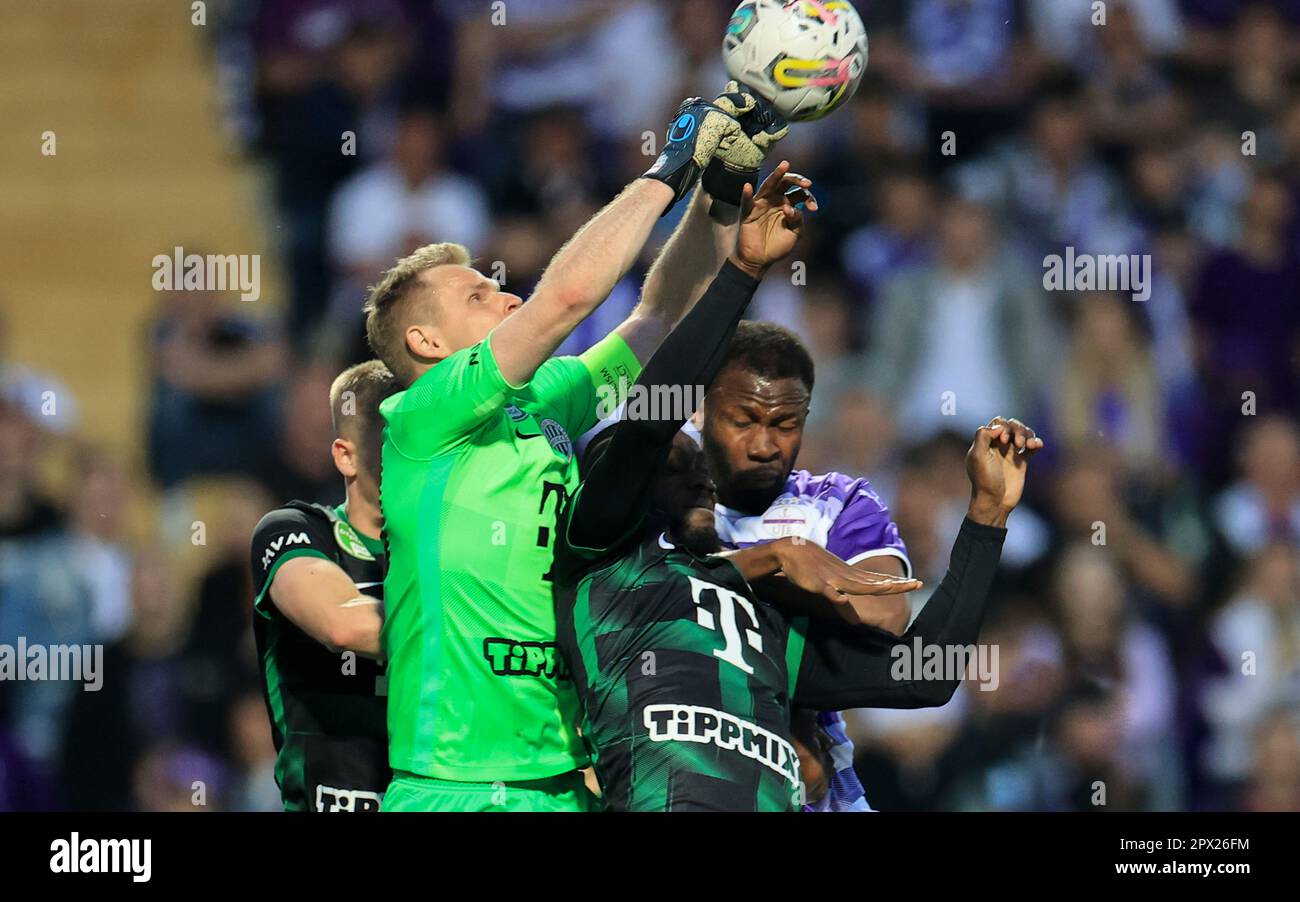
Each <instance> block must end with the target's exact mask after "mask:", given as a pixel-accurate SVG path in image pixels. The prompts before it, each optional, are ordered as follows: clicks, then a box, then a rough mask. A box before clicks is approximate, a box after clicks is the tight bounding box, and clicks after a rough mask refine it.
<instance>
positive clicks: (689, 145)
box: [492, 98, 761, 385]
mask: <svg viewBox="0 0 1300 902" xmlns="http://www.w3.org/2000/svg"><path fill="white" fill-rule="evenodd" d="M753 147H754V144H753V142H752V141H750V140H749V138H748V137H747V136H746V135H745V133H744V131H743V129H742V127H741V125H740V123H739V122H738V121H737V120H736V119H735V118H733V117H732V116H731V115H730V113H729V112H728V111H727V109H726V108H724V107H720V106H718V105H716V104H714V103H707V102H705V101H703V100H700V99H699V98H692V99H690V100H687V101H686V102H685V103H683V104H682V106H681V107H680V108H679V109H678V111H677V114H676V116H675V117H674V119H673V121H672V123H671V124H670V125H669V127H668V135H667V139H666V142H665V145H664V150H663V153H661V154H660V155H659V157H658V158H657V159H656V160H655V163H654V165H653V166H651V167H650V168H649V169H648V170H646V172H645V174H644V175H643V176H641V178H639V179H637V180H636V181H635V182H633V183H632V184H631V185H629V186H628V187H627V188H625V189H624V190H623V192H622V193H621V194H619V196H618V197H616V198H615V199H614V200H613V201H611V202H610V203H609V205H607V206H606V207H605V208H604V209H603V210H601V211H600V212H599V213H597V214H596V216H595V217H593V218H592V219H591V221H590V222H588V223H587V224H586V225H585V226H583V227H582V228H581V229H579V230H578V233H577V234H576V235H574V236H573V238H572V239H570V240H569V242H568V243H567V244H565V245H564V247H562V248H561V249H560V250H559V252H558V253H556V255H555V257H554V258H553V259H552V260H551V262H550V264H549V265H548V266H547V267H546V271H545V272H544V273H543V274H542V278H541V281H539V282H538V284H537V289H536V290H535V291H534V292H533V294H532V297H531V298H529V300H528V303H526V304H524V305H523V307H521V308H520V309H519V311H518V312H517V313H515V314H514V315H512V316H510V317H508V318H507V319H506V320H505V321H504V322H502V323H501V325H499V326H497V328H496V329H495V330H493V334H492V350H493V353H494V355H495V356H496V361H497V366H498V367H499V368H500V370H501V373H502V375H503V376H504V377H505V378H506V379H507V381H509V382H510V383H511V384H512V385H522V384H523V383H525V382H527V381H528V380H529V379H531V378H532V375H533V373H534V372H535V371H536V369H537V367H539V366H541V364H542V361H544V360H546V358H548V357H550V356H551V354H552V353H553V352H554V351H555V349H556V348H557V347H559V346H560V343H561V342H563V341H564V339H565V338H567V337H568V336H569V334H570V333H571V332H572V331H573V330H574V329H575V328H576V327H577V325H578V323H580V322H582V321H583V320H584V319H585V318H586V317H587V316H588V315H589V314H590V313H591V312H592V311H593V310H595V309H596V308H597V307H598V306H600V304H601V302H603V301H604V300H605V298H607V297H608V296H609V293H610V292H611V291H613V290H614V286H615V285H616V284H618V280H619V279H621V278H623V276H624V274H626V273H627V271H628V270H629V269H630V268H631V266H632V263H633V261H635V260H636V258H637V255H638V254H639V253H640V252H641V247H642V245H644V244H645V241H646V239H647V238H648V237H650V231H651V229H652V228H653V227H654V224H655V222H657V221H658V219H659V217H660V216H662V215H663V214H664V213H666V212H667V211H668V210H669V209H670V208H671V207H672V205H673V204H674V203H676V202H677V201H678V200H680V199H681V198H683V197H685V196H686V195H687V194H689V193H690V192H691V190H692V189H693V188H694V187H695V185H696V183H697V182H698V181H699V178H700V174H701V173H702V172H704V171H705V169H706V168H707V167H708V166H709V164H710V163H712V162H713V161H714V158H715V156H717V157H720V158H732V157H736V156H737V155H738V154H742V153H743V152H745V151H747V150H748V149H750V148H753ZM760 159H761V154H760ZM714 271H716V267H714ZM652 309H653V308H652ZM653 318H654V315H653V314H650V315H646V316H645V317H643V319H645V320H647V321H652V320H653ZM633 331H634V333H635V331H636V330H633ZM634 337H635V336H634ZM638 343H640V341H639V340H638Z"/></svg>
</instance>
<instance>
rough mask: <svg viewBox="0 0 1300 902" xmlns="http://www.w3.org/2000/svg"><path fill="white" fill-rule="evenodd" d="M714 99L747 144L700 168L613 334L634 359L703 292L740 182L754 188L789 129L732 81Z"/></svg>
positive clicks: (725, 243)
mask: <svg viewBox="0 0 1300 902" xmlns="http://www.w3.org/2000/svg"><path fill="white" fill-rule="evenodd" d="M713 102H714V105H716V106H718V107H719V108H721V109H722V110H724V111H725V112H727V113H728V114H730V115H731V116H733V117H735V118H736V120H737V121H738V122H739V123H740V125H741V128H742V129H743V130H744V132H745V135H746V136H748V138H749V141H748V142H747V143H744V142H741V143H739V144H738V145H737V146H731V145H728V146H727V147H726V148H725V150H723V151H721V152H720V153H719V154H718V156H717V157H715V158H714V159H713V160H712V161H711V162H710V163H709V165H708V166H707V167H706V168H705V170H704V174H703V176H702V177H701V184H700V187H698V188H697V189H696V190H695V193H694V194H693V195H692V197H691V200H690V205H689V206H688V207H687V209H686V213H685V215H684V216H682V219H681V222H679V223H678V224H677V228H676V229H674V230H673V233H672V235H670V236H669V237H668V241H667V242H666V243H665V244H664V246H663V249H662V250H661V251H660V252H659V255H658V256H657V257H655V261H654V263H653V264H652V265H651V266H650V272H649V273H647V274H646V279H645V284H644V285H643V286H642V288H641V302H640V303H639V304H637V306H636V308H635V309H634V310H633V311H632V313H631V315H629V316H628V318H627V319H626V320H625V321H624V322H623V323H622V324H620V325H619V326H618V328H617V329H615V332H617V333H618V335H620V336H622V338H623V340H624V341H626V342H627V344H628V346H629V347H630V348H631V349H632V351H633V353H634V354H636V356H637V358H638V359H640V360H648V359H649V358H650V355H651V354H653V353H654V350H655V348H657V347H658V346H659V344H660V343H661V342H662V341H663V340H664V338H665V337H666V336H667V335H668V332H669V330H671V329H672V327H673V326H674V325H675V324H676V323H677V322H679V321H680V320H681V318H682V317H683V316H685V315H686V313H687V311H689V310H690V309H691V308H692V307H693V306H694V305H695V303H696V302H697V301H698V300H699V299H700V298H701V297H702V296H703V295H704V291H705V289H706V288H708V287H709V282H710V281H711V280H712V279H713V276H714V275H715V274H716V273H717V271H718V268H719V267H721V266H722V263H723V261H725V260H726V259H727V255H728V254H730V253H731V249H732V248H733V247H735V245H736V233H737V229H738V225H739V219H740V217H739V212H740V211H739V207H740V202H741V194H742V192H743V190H744V186H745V184H746V183H748V184H751V185H753V184H756V183H757V180H758V168H759V166H760V165H761V164H762V162H763V158H764V157H765V156H766V155H767V154H768V153H769V152H770V151H771V150H772V148H773V147H774V146H776V143H777V142H778V141H780V140H781V139H782V138H783V137H785V135H786V133H787V132H788V131H789V126H788V125H787V124H786V122H785V120H784V119H782V118H781V117H780V114H778V113H777V112H776V110H775V108H773V107H772V105H771V104H769V103H767V101H765V100H762V99H761V98H758V97H756V96H754V95H752V94H749V93H747V92H745V91H742V90H741V89H740V86H739V85H737V84H736V82H729V83H728V84H727V86H726V88H724V89H723V93H722V94H721V95H719V96H718V97H717V98H715V99H714V101H713Z"/></svg>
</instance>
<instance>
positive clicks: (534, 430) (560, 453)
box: [380, 335, 640, 782]
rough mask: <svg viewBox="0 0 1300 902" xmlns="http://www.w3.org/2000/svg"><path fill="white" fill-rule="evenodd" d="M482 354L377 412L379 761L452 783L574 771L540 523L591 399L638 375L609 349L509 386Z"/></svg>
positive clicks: (572, 705)
mask: <svg viewBox="0 0 1300 902" xmlns="http://www.w3.org/2000/svg"><path fill="white" fill-rule="evenodd" d="M491 340H492V337H491V335H489V336H488V337H487V338H486V339H484V340H483V341H481V342H479V343H478V344H476V345H474V346H472V347H469V348H465V349H464V350H461V351H458V352H456V353H455V354H452V355H451V356H450V357H448V358H447V359H445V360H443V361H442V362H441V363H439V364H437V365H436V366H434V367H433V368H432V369H430V370H428V371H427V372H425V373H424V374H423V375H421V376H420V377H419V378H418V379H416V380H415V382H414V383H412V385H411V387H410V388H409V389H407V390H406V391H404V392H401V393H399V394H396V395H394V396H392V397H391V398H388V399H387V400H385V401H384V402H383V403H382V404H381V405H380V412H381V413H382V414H383V416H384V419H385V420H386V421H387V426H386V428H385V430H384V450H383V476H382V481H381V504H382V508H383V514H384V536H385V540H386V542H387V546H388V562H389V569H388V573H387V575H386V577H385V580H384V597H385V618H384V628H383V634H382V643H383V648H384V652H385V654H386V655H387V657H388V732H389V763H390V765H391V766H392V768H393V769H394V770H396V771H408V772H410V773H414V774H419V775H422V776H426V777H434V778H438V779H443V780H458V781H465V782H491V781H496V780H503V781H505V780H534V779H540V778H543V777H548V776H553V775H555V774H560V773H563V772H565V771H568V770H572V769H573V768H577V767H583V766H585V765H586V763H587V756H586V753H585V751H584V750H583V747H582V743H581V741H580V740H579V738H578V735H577V733H576V730H575V727H576V725H577V722H578V719H579V713H578V700H577V696H576V694H575V692H574V689H573V683H572V679H571V677H570V675H569V673H568V670H567V667H566V666H565V664H564V661H563V658H562V656H561V655H560V653H559V650H558V648H557V647H556V642H555V608H554V602H553V600H552V595H551V579H552V573H551V571H552V569H553V557H552V542H553V535H554V532H555V518H556V514H557V513H558V511H559V510H560V508H561V506H562V505H563V503H564V501H565V499H566V498H567V497H568V495H569V493H570V492H571V491H572V490H573V489H574V488H575V487H576V485H577V482H578V472H577V464H576V462H575V460H574V448H573V441H572V438H574V437H577V436H580V435H581V434H582V433H584V432H586V431H587V430H588V429H590V428H591V427H592V426H593V425H595V423H596V420H597V411H598V399H599V400H601V401H605V402H608V401H609V399H610V397H611V395H610V394H606V393H605V392H603V391H598V387H599V386H600V385H602V384H603V385H608V386H609V387H610V391H611V393H612V392H613V391H614V390H617V389H618V388H619V386H620V385H621V386H626V385H628V384H630V383H631V382H633V381H634V380H635V379H636V376H637V375H638V373H639V372H640V366H639V365H638V363H637V360H636V357H635V356H634V355H633V354H632V351H631V349H630V348H628V346H627V344H626V343H625V342H624V341H623V340H622V338H620V337H619V336H617V335H610V336H608V337H607V338H605V339H604V340H603V341H601V342H600V343H598V344H597V345H596V346H594V347H593V348H591V349H590V350H589V351H587V352H586V353H585V354H583V355H582V356H581V357H556V358H552V359H550V360H548V361H547V362H546V363H544V364H542V366H541V367H539V368H538V370H537V372H536V373H535V374H534V376H533V378H532V380H531V381H530V382H528V383H527V384H526V385H521V386H513V385H510V384H509V383H508V382H507V381H506V379H505V377H504V376H502V374H501V370H500V369H499V368H498V366H497V363H496V360H495V358H494V357H493V354H492V345H491Z"/></svg>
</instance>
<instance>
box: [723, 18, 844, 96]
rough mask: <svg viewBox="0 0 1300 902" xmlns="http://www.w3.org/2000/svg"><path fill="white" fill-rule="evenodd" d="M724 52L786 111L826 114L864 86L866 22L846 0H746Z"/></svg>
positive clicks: (735, 73) (731, 67)
mask: <svg viewBox="0 0 1300 902" xmlns="http://www.w3.org/2000/svg"><path fill="white" fill-rule="evenodd" d="M722 58H723V61H724V62H725V63H726V66H727V72H728V73H729V74H730V75H731V77H732V78H734V79H735V80H736V81H738V82H740V83H741V84H743V85H745V86H746V87H748V88H749V89H750V90H752V91H754V92H755V93H757V94H760V95H762V96H763V97H764V98H765V99H766V100H769V101H771V102H772V103H773V104H774V105H775V106H776V108H777V109H778V110H779V111H780V112H781V115H782V116H784V117H785V118H786V119H788V120H790V121H792V122H804V121H807V120H809V119H820V118H821V117H822V116H825V115H826V114H827V113H830V112H832V111H833V110H835V109H837V108H839V107H840V106H841V105H843V104H844V103H845V102H846V101H847V100H848V99H849V98H850V97H852V96H853V92H854V91H856V90H857V89H858V82H859V81H861V80H862V73H863V72H864V71H866V68H867V29H866V28H865V27H864V26H863V25H862V19H860V18H859V17H858V11H857V10H856V9H854V8H853V5H852V4H851V3H848V2H846V0H793V2H782V0H745V2H744V3H741V4H740V5H739V6H737V7H736V11H735V12H734V13H732V14H731V21H730V22H729V23H727V34H726V37H724V38H723V40H722Z"/></svg>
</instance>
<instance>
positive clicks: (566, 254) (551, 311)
mask: <svg viewBox="0 0 1300 902" xmlns="http://www.w3.org/2000/svg"><path fill="white" fill-rule="evenodd" d="M670 203H672V189H670V188H669V187H668V186H667V185H665V184H663V183H662V182H657V181H653V180H651V179H638V180H637V181H636V182H634V183H633V184H631V185H629V186H628V187H627V188H626V189H624V191H623V193H622V194H620V195H619V196H618V197H617V198H615V199H614V200H613V201H612V202H611V203H610V204H609V206H607V207H605V209H604V210H602V211H601V212H600V213H598V214H597V215H596V216H595V217H594V218H593V219H592V220H591V221H590V222H588V223H587V224H586V225H585V226H583V227H582V229H581V230H579V232H578V234H576V235H574V236H573V238H572V239H571V240H570V241H569V243H568V244H566V245H565V246H564V247H563V248H561V249H560V251H559V252H558V253H557V254H556V255H555V257H554V258H552V260H551V262H550V264H549V265H548V266H547V267H546V272H545V273H544V274H543V275H542V280H541V282H539V283H538V285H537V289H536V291H534V292H533V294H532V297H530V298H529V300H528V303H526V304H524V306H523V307H522V308H520V310H519V311H518V312H517V313H515V314H514V315H513V316H509V317H507V318H506V320H505V321H504V322H503V323H501V325H499V326H497V327H496V328H495V329H493V330H492V352H493V355H494V356H495V358H496V363H497V367H498V368H499V369H500V371H501V375H502V376H504V377H505V379H506V381H507V382H509V383H510V384H511V385H523V384H525V383H527V382H529V381H530V380H531V379H532V378H533V373H535V372H536V371H537V368H538V367H539V366H541V365H542V363H543V362H544V361H545V360H546V359H547V358H548V357H550V356H551V354H553V353H555V349H556V348H558V347H559V346H560V344H561V342H563V341H564V340H565V339H566V338H568V337H569V335H570V334H571V333H572V332H573V330H574V329H576V328H577V326H578V324H579V323H580V322H582V321H583V320H584V319H586V318H587V316H588V315H590V314H591V312H592V311H593V310H595V309H596V308H597V307H599V306H600V304H601V302H602V301H604V300H605V298H607V297H608V296H609V293H610V292H611V291H613V289H614V286H615V285H616V284H617V283H618V280H619V279H621V278H622V277H623V275H624V274H625V273H626V272H627V271H628V269H629V268H631V266H632V261H633V260H635V259H636V255H637V253H638V252H639V251H640V249H641V246H642V245H643V244H645V240H646V238H647V237H649V235H650V229H651V228H652V227H653V226H654V223H655V222H656V221H657V220H658V219H659V216H660V214H661V213H663V211H664V208H665V207H667V206H668V205H669V204H670Z"/></svg>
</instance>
